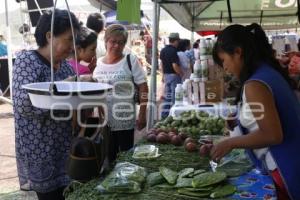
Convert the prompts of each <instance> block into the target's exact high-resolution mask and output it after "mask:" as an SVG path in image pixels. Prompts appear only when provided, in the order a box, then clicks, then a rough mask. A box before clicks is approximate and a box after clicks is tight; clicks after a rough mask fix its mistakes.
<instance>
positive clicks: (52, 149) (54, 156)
mask: <svg viewBox="0 0 300 200" xmlns="http://www.w3.org/2000/svg"><path fill="white" fill-rule="evenodd" d="M51 17H52V12H51V11H47V12H45V13H44V14H43V15H42V16H41V18H40V19H39V23H38V25H37V27H36V31H35V34H34V36H35V39H36V42H37V45H38V48H37V49H36V50H30V51H22V52H20V53H19V54H18V55H17V58H16V60H15V63H14V68H13V82H12V84H13V105H14V117H15V135H16V138H15V144H16V158H17V168H18V175H19V182H20V188H21V189H23V190H33V191H35V192H36V193H37V196H38V198H39V199H43V200H44V199H55V200H60V199H64V198H63V195H62V192H63V189H64V187H65V186H66V185H68V184H69V182H70V178H69V177H68V176H67V174H66V172H65V163H66V159H67V156H68V151H69V148H70V142H71V137H72V126H71V121H70V120H65V121H63V120H57V119H53V118H51V114H50V110H46V109H39V108H35V107H33V106H32V104H31V102H30V99H29V96H28V94H27V92H26V91H25V90H24V89H22V85H24V84H28V83H34V82H46V81H50V77H51V73H50V69H51V65H50V42H51V33H50V27H51ZM71 19H72V22H73V26H74V29H75V31H76V30H78V29H79V23H78V20H77V19H76V17H75V15H74V14H73V13H71ZM72 47H73V37H72V32H71V25H70V20H69V17H68V12H67V11H66V10H58V9H57V10H55V20H54V30H53V52H54V53H53V58H54V66H53V67H54V80H55V81H60V80H64V79H66V78H68V77H69V76H72V75H74V71H73V70H72V68H71V66H70V65H69V64H68V62H66V60H65V58H67V57H68V56H69V55H70V53H71V51H72ZM54 113H55V114H57V115H58V116H66V115H68V114H69V113H68V111H54Z"/></svg>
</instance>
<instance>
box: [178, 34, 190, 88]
mask: <svg viewBox="0 0 300 200" xmlns="http://www.w3.org/2000/svg"><path fill="white" fill-rule="evenodd" d="M190 46H191V44H190V40H187V39H181V40H180V41H179V44H178V47H177V50H178V52H177V55H178V57H179V64H180V67H181V71H182V73H183V76H182V77H181V80H182V82H183V81H184V80H185V79H189V78H190V75H191V73H192V69H191V62H190V59H189V57H188V56H187V54H186V51H187V50H188V48H189V47H190Z"/></svg>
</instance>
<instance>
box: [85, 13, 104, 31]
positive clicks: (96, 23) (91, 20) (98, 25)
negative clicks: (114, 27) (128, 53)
mask: <svg viewBox="0 0 300 200" xmlns="http://www.w3.org/2000/svg"><path fill="white" fill-rule="evenodd" d="M104 24H105V17H104V16H103V15H102V14H100V13H91V14H89V16H88V18H87V20H86V27H88V28H90V29H92V30H93V31H95V32H96V33H100V32H101V31H102V30H103V28H104Z"/></svg>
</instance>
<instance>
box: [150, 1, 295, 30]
mask: <svg viewBox="0 0 300 200" xmlns="http://www.w3.org/2000/svg"><path fill="white" fill-rule="evenodd" d="M153 1H154V0H153ZM297 1H298V0H159V1H157V2H158V3H159V5H160V6H161V7H162V8H164V9H165V10H166V11H167V12H168V13H169V14H170V15H172V16H173V18H174V19H175V20H177V21H178V22H179V23H180V24H181V25H182V26H183V27H185V28H187V29H188V30H191V31H206V30H210V31H211V30H222V29H223V28H224V27H226V26H228V25H229V24H231V23H234V24H249V23H253V22H255V23H258V24H261V25H262V26H263V28H264V29H281V28H284V29H286V28H294V27H296V26H297V25H298V18H297V11H298V7H297Z"/></svg>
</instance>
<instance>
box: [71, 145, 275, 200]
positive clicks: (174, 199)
mask: <svg viewBox="0 0 300 200" xmlns="http://www.w3.org/2000/svg"><path fill="white" fill-rule="evenodd" d="M147 144H148V143H147ZM155 145H156V146H157V147H159V153H160V154H162V156H160V157H158V158H156V159H151V160H136V159H134V158H132V154H133V150H130V151H127V152H122V153H121V154H119V157H118V159H117V163H120V162H130V163H133V164H136V165H139V166H141V167H145V168H146V169H147V171H148V172H149V173H151V172H155V171H158V168H159V167H160V166H164V167H168V168H170V169H172V170H174V171H177V172H179V171H180V170H182V169H184V168H187V167H192V168H195V169H205V170H210V168H209V164H208V158H201V157H200V156H199V155H198V152H194V153H189V152H187V151H185V150H184V147H182V146H181V147H176V146H173V145H160V144H155ZM228 180H229V182H230V183H231V184H233V185H235V186H236V187H237V191H236V192H235V194H234V195H232V196H229V197H227V198H225V199H276V192H275V187H274V185H273V182H272V178H271V177H270V176H267V175H262V174H261V173H260V172H259V171H258V170H255V169H252V170H251V171H249V172H247V173H245V174H244V175H241V176H238V177H234V178H229V179H228ZM100 183H101V178H97V179H94V180H92V181H90V182H88V183H86V184H83V185H76V187H74V188H73V191H69V192H67V195H66V199H67V200H73V199H99V200H100V199H101V200H102V199H118V200H129V199H135V200H153V199H155V200H160V199H161V200H165V199H171V200H192V199H208V198H198V197H188V196H182V195H179V194H178V193H177V192H176V191H177V189H174V188H171V189H170V188H169V189H166V188H157V187H149V186H145V187H144V188H143V189H142V191H141V192H139V193H136V194H124V193H122V194H118V193H113V194H112V193H111V194H101V193H100V192H98V191H97V190H96V187H97V186H98V185H99V184H100ZM222 199H224V198H222Z"/></svg>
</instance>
